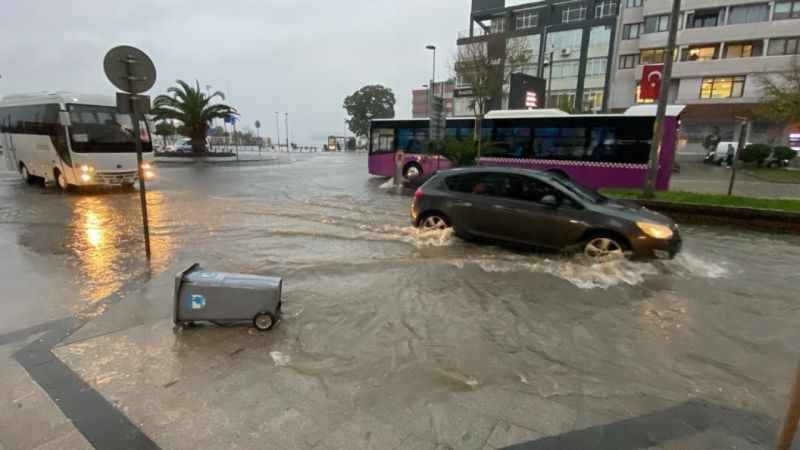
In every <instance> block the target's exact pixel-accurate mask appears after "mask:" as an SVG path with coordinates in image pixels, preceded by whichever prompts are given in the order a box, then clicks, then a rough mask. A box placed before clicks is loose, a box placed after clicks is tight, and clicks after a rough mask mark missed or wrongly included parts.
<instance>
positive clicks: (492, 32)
mask: <svg viewBox="0 0 800 450" xmlns="http://www.w3.org/2000/svg"><path fill="white" fill-rule="evenodd" d="M618 5H619V4H618V0H540V1H530V0H528V1H525V0H473V1H472V10H471V12H470V24H469V29H468V30H467V31H464V32H462V33H461V34H460V36H459V39H458V45H459V46H463V45H474V44H480V45H486V46H487V48H488V52H489V55H490V56H491V55H493V54H498V55H502V54H503V53H504V52H505V51H506V48H507V46H509V45H512V44H518V43H520V42H519V41H517V42H515V40H520V41H522V42H521V43H522V45H524V48H525V49H526V52H527V55H528V60H527V62H526V64H525V65H524V66H523V67H522V68H521V69H520V70H519V71H520V72H521V73H524V74H526V75H531V76H536V77H540V78H543V79H545V80H547V85H546V86H547V92H548V94H547V103H546V106H548V107H560V108H562V109H566V110H570V111H580V112H593V111H603V110H605V109H606V107H607V101H608V89H609V76H608V75H609V73H610V72H611V70H612V69H613V67H614V65H613V64H612V55H613V45H612V44H613V42H614V40H615V34H616V33H615V31H616V27H617V23H618V20H617V12H618ZM551 63H552V64H551ZM505 91H506V94H508V92H509V89H508V87H507V88H506V89H505ZM469 103H470V90H469V86H468V85H466V84H465V83H464V82H463V80H456V89H455V92H454V103H453V109H454V114H455V115H457V116H465V115H471V114H472V112H471V110H470V108H469ZM542 106H545V105H542ZM507 107H508V97H507V95H506V96H504V98H500V99H494V100H493V102H492V103H491V105H490V108H491V109H505V108H507Z"/></svg>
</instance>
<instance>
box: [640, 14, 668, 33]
mask: <svg viewBox="0 0 800 450" xmlns="http://www.w3.org/2000/svg"><path fill="white" fill-rule="evenodd" d="M668 29H669V14H664V15H661V16H650V17H645V18H644V30H643V31H642V33H660V32H662V31H667V30H668Z"/></svg>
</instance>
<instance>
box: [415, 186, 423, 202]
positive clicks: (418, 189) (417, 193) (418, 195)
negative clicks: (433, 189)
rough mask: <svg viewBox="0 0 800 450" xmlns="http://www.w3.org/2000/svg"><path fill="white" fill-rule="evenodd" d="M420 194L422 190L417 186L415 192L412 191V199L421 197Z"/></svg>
mask: <svg viewBox="0 0 800 450" xmlns="http://www.w3.org/2000/svg"><path fill="white" fill-rule="evenodd" d="M422 194H424V192H422V188H421V187H420V188H417V190H416V192H414V200H419V198H420V197H422Z"/></svg>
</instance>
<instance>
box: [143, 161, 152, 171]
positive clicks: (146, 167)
mask: <svg viewBox="0 0 800 450" xmlns="http://www.w3.org/2000/svg"><path fill="white" fill-rule="evenodd" d="M152 168H153V166H152V165H151V164H150V163H149V162H143V163H142V170H150V169H152Z"/></svg>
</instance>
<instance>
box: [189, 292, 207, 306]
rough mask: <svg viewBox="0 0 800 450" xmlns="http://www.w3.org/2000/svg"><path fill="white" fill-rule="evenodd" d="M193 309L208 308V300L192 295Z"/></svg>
mask: <svg viewBox="0 0 800 450" xmlns="http://www.w3.org/2000/svg"><path fill="white" fill-rule="evenodd" d="M191 302H192V309H203V308H205V307H206V298H205V297H203V296H202V295H192V299H191Z"/></svg>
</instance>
